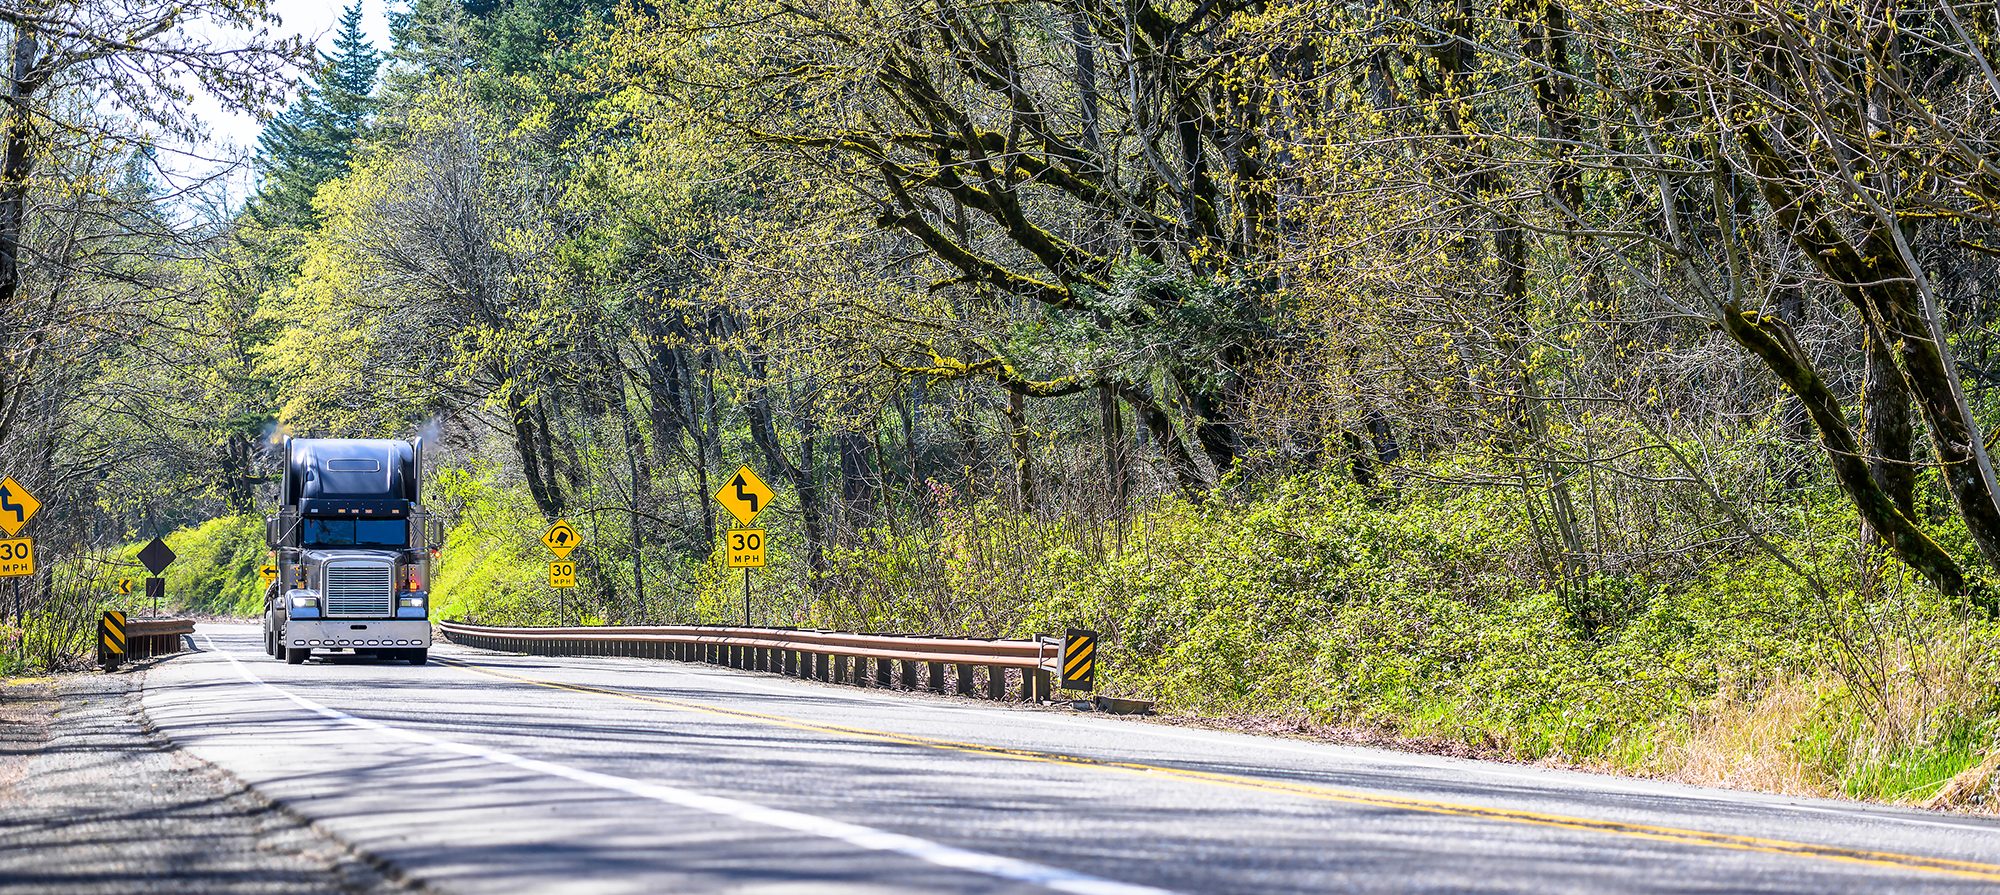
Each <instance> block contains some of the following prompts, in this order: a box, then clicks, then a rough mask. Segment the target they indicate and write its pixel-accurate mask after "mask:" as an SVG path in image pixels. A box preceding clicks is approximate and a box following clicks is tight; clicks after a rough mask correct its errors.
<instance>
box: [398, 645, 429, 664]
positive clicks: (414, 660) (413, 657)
mask: <svg viewBox="0 0 2000 895" xmlns="http://www.w3.org/2000/svg"><path fill="white" fill-rule="evenodd" d="M403 658H405V659H408V660H410V664H411V665H422V664H424V663H425V662H429V661H430V660H431V651H430V648H429V647H424V648H423V649H413V650H409V651H407V652H405V653H403Z"/></svg>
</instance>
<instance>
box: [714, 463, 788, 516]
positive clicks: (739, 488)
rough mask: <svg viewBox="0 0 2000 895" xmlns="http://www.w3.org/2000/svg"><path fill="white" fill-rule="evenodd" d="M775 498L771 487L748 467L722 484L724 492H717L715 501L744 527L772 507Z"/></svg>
mask: <svg viewBox="0 0 2000 895" xmlns="http://www.w3.org/2000/svg"><path fill="white" fill-rule="evenodd" d="M773 496H774V495H773V494H772V493H771V489H770V487H769V486H767V485H765V484H764V480H763V479H760V478H758V477H757V474H756V473H754V472H751V471H750V467H748V466H745V467H743V468H741V469H738V470H736V474H735V475H733V476H731V477H730V478H729V481H727V482H724V483H722V490H720V491H717V492H715V499H716V500H717V501H719V502H721V504H722V507H723V509H726V510H728V511H729V512H730V514H731V515H733V516H735V517H736V518H737V520H739V521H741V522H742V523H743V524H744V525H749V524H750V520H752V519H755V518H757V514H758V513H761V512H763V511H764V508H765V507H767V506H770V505H771V498H772V497H773Z"/></svg>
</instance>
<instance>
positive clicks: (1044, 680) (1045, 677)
mask: <svg viewBox="0 0 2000 895" xmlns="http://www.w3.org/2000/svg"><path fill="white" fill-rule="evenodd" d="M1021 698H1022V699H1023V700H1026V701H1028V702H1041V701H1043V700H1045V699H1048V698H1049V673H1048V672H1046V671H1043V670H1042V669H1040V668H1029V669H1025V670H1023V671H1022V672H1021Z"/></svg>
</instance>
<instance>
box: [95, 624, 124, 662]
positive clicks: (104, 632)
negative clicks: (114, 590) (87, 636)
mask: <svg viewBox="0 0 2000 895" xmlns="http://www.w3.org/2000/svg"><path fill="white" fill-rule="evenodd" d="M123 661H125V613H123V612H120V611H118V610H116V609H106V610H104V618H103V619H101V620H99V621H98V623H97V662H98V664H99V665H102V666H104V670H105V671H110V670H111V669H113V668H117V667H118V665H119V663H121V662H123Z"/></svg>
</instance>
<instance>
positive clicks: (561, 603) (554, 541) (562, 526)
mask: <svg viewBox="0 0 2000 895" xmlns="http://www.w3.org/2000/svg"><path fill="white" fill-rule="evenodd" d="M582 545H583V535H580V534H578V533H577V531H576V529H574V528H572V527H570V524H569V523H568V522H566V521H564V520H562V519H557V520H556V524H554V525H551V526H549V530H548V531H545V532H542V546H544V547H547V548H549V552H550V553H553V554H555V555H556V561H555V562H552V563H549V586H550V587H552V588H555V589H556V624H559V625H560V624H562V623H564V622H566V621H568V620H569V601H568V600H567V599H566V598H565V596H564V595H565V594H566V593H567V592H568V591H569V589H570V588H573V587H576V563H575V562H573V561H571V560H570V559H569V552H570V551H571V550H575V549H576V548H577V547H580V546H582Z"/></svg>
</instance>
